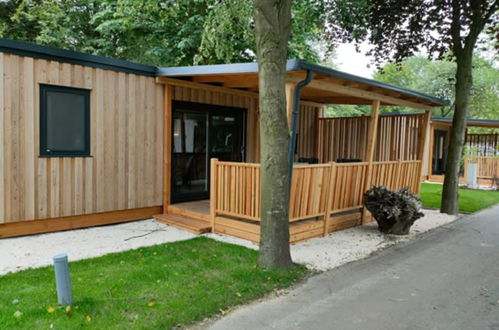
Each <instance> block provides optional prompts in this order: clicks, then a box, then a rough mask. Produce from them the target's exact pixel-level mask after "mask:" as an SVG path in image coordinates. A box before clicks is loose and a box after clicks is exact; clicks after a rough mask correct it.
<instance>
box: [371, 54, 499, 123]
mask: <svg viewBox="0 0 499 330" xmlns="http://www.w3.org/2000/svg"><path fill="white" fill-rule="evenodd" d="M455 76H456V63H455V62H452V61H448V60H445V59H444V60H436V61H431V60H429V59H428V58H426V57H423V56H413V57H409V58H408V59H406V60H404V61H402V62H400V63H389V64H387V65H385V66H384V67H383V68H382V70H380V71H378V72H376V73H375V74H374V79H375V80H378V81H383V82H386V83H389V84H393V85H396V86H401V87H405V88H409V89H413V90H417V91H420V92H423V93H426V94H429V95H434V96H437V97H440V98H443V99H447V100H449V101H450V104H449V105H447V106H444V107H440V108H436V109H435V110H434V111H433V115H435V116H440V117H452V115H453V114H454V104H455V102H454V100H455V94H454V83H455ZM498 91H499V69H498V68H495V67H494V65H493V62H492V61H491V60H488V59H486V58H485V57H484V56H481V55H480V54H479V53H476V52H475V55H474V56H473V86H472V87H471V93H470V102H469V111H468V113H469V117H470V118H479V119H497V115H498V113H497V109H499V94H498ZM391 108H392V110H393V111H397V112H404V111H407V110H409V109H407V108H404V107H400V106H394V107H391Z"/></svg>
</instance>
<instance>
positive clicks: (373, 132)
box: [361, 100, 380, 224]
mask: <svg viewBox="0 0 499 330" xmlns="http://www.w3.org/2000/svg"><path fill="white" fill-rule="evenodd" d="M379 107H380V101H379V100H375V101H373V103H372V105H371V121H370V124H369V133H368V137H367V150H366V160H365V161H366V162H367V163H368V164H367V175H366V182H365V186H364V191H367V190H369V188H370V187H371V177H372V171H373V158H374V148H375V146H376V138H377V135H378V119H379ZM366 217H367V210H366V208H365V207H364V208H363V209H362V220H361V222H362V223H363V224H364V223H365V222H366Z"/></svg>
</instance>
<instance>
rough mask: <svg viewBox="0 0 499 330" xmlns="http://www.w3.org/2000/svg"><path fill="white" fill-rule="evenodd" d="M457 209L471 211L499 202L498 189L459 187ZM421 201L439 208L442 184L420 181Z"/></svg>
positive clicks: (464, 211) (465, 211)
mask: <svg viewBox="0 0 499 330" xmlns="http://www.w3.org/2000/svg"><path fill="white" fill-rule="evenodd" d="M458 193H459V211H460V212H463V213H472V212H477V211H480V210H482V209H484V208H487V207H490V206H492V205H495V204H498V203H499V191H485V190H469V189H459V192H458ZM420 198H421V202H422V203H423V206H424V207H427V208H439V207H440V203H441V200H442V185H441V184H434V183H422V184H421V193H420Z"/></svg>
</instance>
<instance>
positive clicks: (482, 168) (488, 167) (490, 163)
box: [466, 157, 499, 180]
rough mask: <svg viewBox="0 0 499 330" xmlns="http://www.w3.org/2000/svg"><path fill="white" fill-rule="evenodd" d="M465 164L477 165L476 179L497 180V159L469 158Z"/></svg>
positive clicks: (498, 162)
mask: <svg viewBox="0 0 499 330" xmlns="http://www.w3.org/2000/svg"><path fill="white" fill-rule="evenodd" d="M466 162H467V163H476V164H478V173H477V176H478V179H489V180H499V157H470V158H468V159H467V160H466Z"/></svg>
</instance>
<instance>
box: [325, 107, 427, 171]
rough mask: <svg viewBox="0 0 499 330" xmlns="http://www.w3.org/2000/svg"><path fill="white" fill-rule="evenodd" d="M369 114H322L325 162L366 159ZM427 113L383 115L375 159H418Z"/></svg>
mask: <svg viewBox="0 0 499 330" xmlns="http://www.w3.org/2000/svg"><path fill="white" fill-rule="evenodd" d="M369 122H370V117H369V116H361V117H343V118H320V119H319V125H318V135H319V137H318V155H317V157H318V158H319V161H320V162H321V163H327V162H331V161H337V160H338V159H340V158H349V159H351V158H354V159H362V160H364V158H365V155H366V148H367V133H368V130H369ZM423 129H424V114H410V115H381V116H379V122H378V131H377V138H376V146H375V148H374V160H375V161H394V160H399V159H401V160H417V159H418V151H419V143H420V141H421V139H420V137H421V135H422V134H423Z"/></svg>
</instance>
